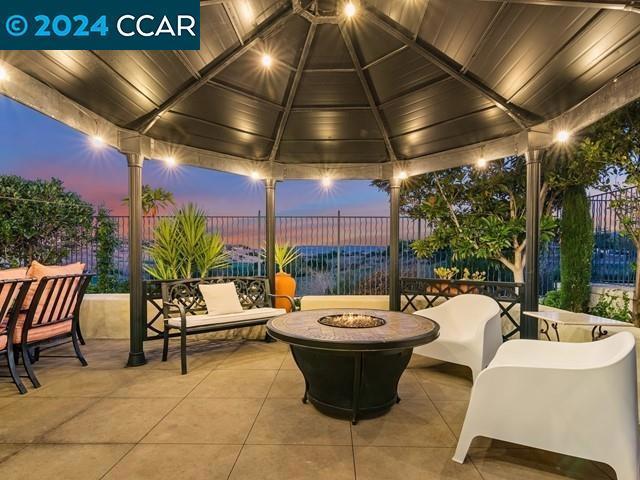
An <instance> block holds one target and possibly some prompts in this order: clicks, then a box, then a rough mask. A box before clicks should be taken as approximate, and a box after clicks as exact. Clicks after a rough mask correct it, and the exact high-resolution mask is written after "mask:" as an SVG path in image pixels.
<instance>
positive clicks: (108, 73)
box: [3, 0, 640, 168]
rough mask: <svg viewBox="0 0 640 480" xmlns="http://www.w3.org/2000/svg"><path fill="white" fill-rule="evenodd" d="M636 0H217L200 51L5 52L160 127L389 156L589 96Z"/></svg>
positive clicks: (380, 160) (631, 19)
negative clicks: (351, 3) (351, 9)
mask: <svg viewBox="0 0 640 480" xmlns="http://www.w3.org/2000/svg"><path fill="white" fill-rule="evenodd" d="M626 3H628V2H597V3H595V2H585V1H583V2H572V1H561V0H560V1H554V0H549V1H539V0H528V1H527V0H520V1H491V0H489V1H479V0H368V1H366V2H362V3H355V5H356V6H357V12H356V14H355V15H354V16H353V17H347V16H346V15H345V14H344V12H343V8H344V4H343V2H341V1H336V0H316V1H309V0H293V2H291V1H284V0H246V1H245V0H230V1H218V0H213V1H212V0H206V1H203V2H202V3H201V5H202V7H201V49H200V51H163V52H158V51H33V52H28V51H20V52H7V55H6V57H5V58H3V59H4V60H5V61H6V62H7V63H8V64H10V65H12V66H14V67H16V68H17V69H19V70H21V71H22V72H24V73H26V74H28V75H29V76H31V77H33V78H35V79H37V80H38V81H40V82H42V83H44V84H46V85H47V86H49V87H51V88H52V89H54V90H56V91H58V92H59V93H61V94H62V95H64V96H65V97H67V98H69V99H71V100H73V101H74V102H76V103H77V104H79V105H80V106H82V107H84V108H86V109H88V110H90V111H92V112H94V113H95V114H97V115H99V116H100V117H102V118H104V119H106V120H108V121H109V122H111V123H112V124H114V125H115V126H117V127H119V128H121V129H126V130H130V131H137V132H139V133H141V134H143V135H145V136H147V137H150V138H152V139H156V140H160V141H164V142H171V143H172V144H179V145H185V146H188V147H195V148H197V149H201V150H204V151H210V152H215V153H216V154H224V155H225V158H227V159H234V158H236V157H241V158H244V159H250V160H253V161H256V162H269V163H270V164H274V163H276V164H278V165H281V166H282V167H283V168H286V167H287V166H289V165H291V166H293V165H295V164H305V165H309V164H314V165H317V166H324V167H327V168H329V167H331V168H340V166H341V165H343V166H346V165H351V166H353V165H354V164H363V165H371V164H375V165H377V166H379V165H380V164H390V163H397V162H408V163H410V162H411V161H412V159H421V158H428V157H429V156H430V155H434V154H437V153H440V152H447V151H452V150H453V151H456V149H460V148H461V147H462V148H464V147H467V146H470V145H474V144H481V143H482V142H487V141H491V140H494V139H501V138H504V137H510V136H513V135H516V134H518V133H519V132H522V131H524V130H527V129H530V128H531V127H534V126H537V125H540V124H544V122H547V121H549V120H551V119H554V118H557V117H558V116H559V115H562V114H563V112H566V111H567V110H568V109H570V108H571V107H574V106H575V105H577V104H579V103H580V102H582V101H583V100H584V99H586V98H587V97H589V96H590V95H592V94H593V93H594V92H596V91H597V90H598V89H600V88H601V87H603V86H604V85H606V84H607V83H608V82H610V81H611V80H612V79H615V78H617V77H618V76H620V75H621V74H624V73H625V72H627V71H629V70H630V69H632V68H633V67H635V66H636V65H637V64H639V63H640V15H639V14H638V13H637V11H633V10H635V8H634V7H630V6H629V5H626V9H625V4H626ZM631 3H633V2H631ZM265 54H266V55H269V56H270V57H271V60H272V63H271V66H270V67H265V66H264V65H263V63H262V60H263V56H264V55H265ZM5 93H7V92H5ZM8 94H9V95H10V96H11V94H10V92H9V93H8ZM187 163H188V161H187Z"/></svg>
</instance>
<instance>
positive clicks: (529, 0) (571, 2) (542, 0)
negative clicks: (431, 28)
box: [481, 0, 640, 13]
mask: <svg viewBox="0 0 640 480" xmlns="http://www.w3.org/2000/svg"><path fill="white" fill-rule="evenodd" d="M481 1H484V2H500V3H521V4H524V5H543V6H549V7H576V8H597V9H602V10H624V11H627V12H634V13H640V2H638V1H628V2H621V1H610V2H607V1H604V2H603V1H593V2H591V1H589V0H481Z"/></svg>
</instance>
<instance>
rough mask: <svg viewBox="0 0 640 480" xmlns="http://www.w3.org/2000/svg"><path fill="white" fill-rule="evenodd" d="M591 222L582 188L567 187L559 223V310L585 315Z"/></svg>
mask: <svg viewBox="0 0 640 480" xmlns="http://www.w3.org/2000/svg"><path fill="white" fill-rule="evenodd" d="M593 243H594V238H593V222H592V220H591V211H590V205H589V199H588V198H587V193H586V191H585V188H584V187H581V186H575V187H570V188H568V189H567V191H566V192H565V194H564V198H563V202H562V219H561V220H560V282H561V283H560V308H563V309H565V310H571V311H572V312H585V311H587V309H588V307H589V298H590V296H591V257H592V255H593Z"/></svg>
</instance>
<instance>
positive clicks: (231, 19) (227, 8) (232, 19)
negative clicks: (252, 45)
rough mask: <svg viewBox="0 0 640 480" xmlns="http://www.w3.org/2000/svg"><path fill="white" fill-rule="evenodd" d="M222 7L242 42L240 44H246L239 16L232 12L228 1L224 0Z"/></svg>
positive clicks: (239, 40)
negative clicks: (241, 32)
mask: <svg viewBox="0 0 640 480" xmlns="http://www.w3.org/2000/svg"><path fill="white" fill-rule="evenodd" d="M201 6H202V5H201ZM222 8H223V9H224V13H225V14H226V15H227V18H228V19H229V23H230V24H231V28H233V31H234V32H235V34H236V37H238V42H240V45H244V39H243V38H242V34H240V29H239V28H238V24H237V22H236V20H237V17H235V15H232V14H231V7H229V5H227V2H225V1H223V2H222Z"/></svg>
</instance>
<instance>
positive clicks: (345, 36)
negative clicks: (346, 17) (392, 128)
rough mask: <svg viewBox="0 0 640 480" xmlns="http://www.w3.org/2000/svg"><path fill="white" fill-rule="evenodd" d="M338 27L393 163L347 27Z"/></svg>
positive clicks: (389, 140)
mask: <svg viewBox="0 0 640 480" xmlns="http://www.w3.org/2000/svg"><path fill="white" fill-rule="evenodd" d="M338 27H339V28H340V33H342V38H343V40H344V43H345V45H346V47H347V51H348V52H349V56H350V57H351V62H352V63H353V67H354V68H355V71H356V74H357V75H358V79H359V80H360V84H361V85H362V89H363V90H364V94H365V97H367V103H369V107H370V108H371V113H372V114H373V118H374V119H375V121H376V124H377V125H378V130H380V134H381V135H382V139H383V140H384V145H385V147H386V148H387V154H388V155H389V159H390V160H391V161H392V162H395V161H396V159H397V157H396V152H395V151H394V149H393V145H392V144H391V139H390V137H389V132H388V131H387V127H386V125H385V124H384V120H383V119H382V115H381V114H380V110H379V109H378V105H377V103H376V99H375V98H374V96H373V90H372V89H371V85H369V81H368V80H367V77H366V75H365V73H364V72H363V70H362V65H360V59H359V58H358V54H357V53H356V49H355V47H354V46H353V42H352V41H351V36H350V35H349V32H348V31H347V27H346V25H345V24H344V23H340V24H338Z"/></svg>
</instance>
